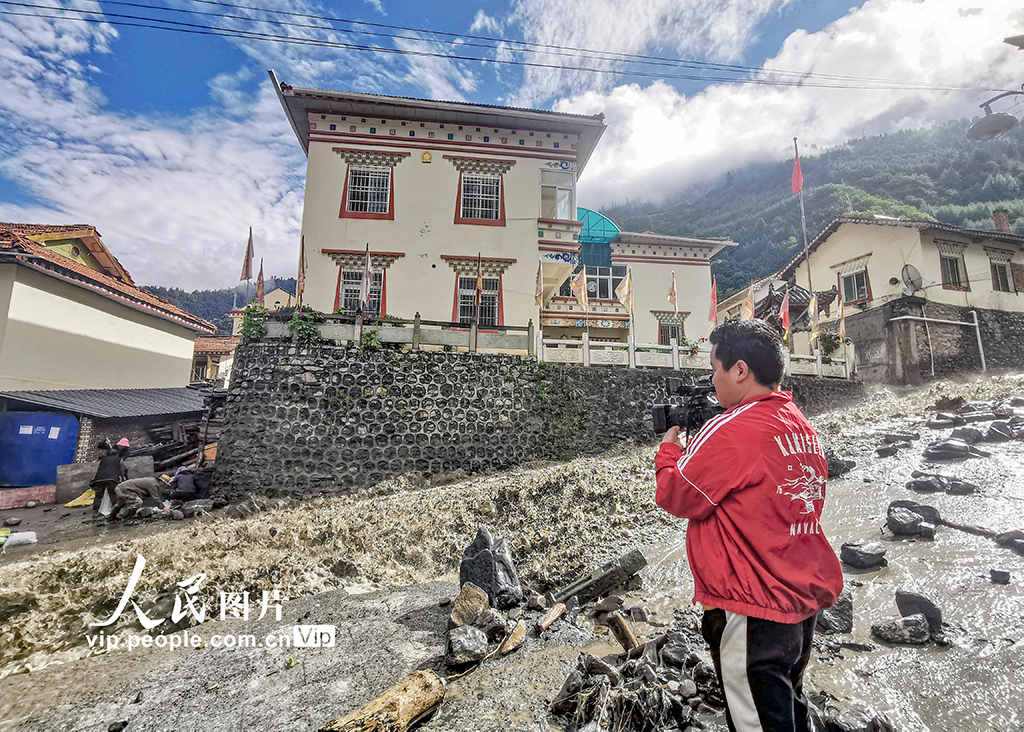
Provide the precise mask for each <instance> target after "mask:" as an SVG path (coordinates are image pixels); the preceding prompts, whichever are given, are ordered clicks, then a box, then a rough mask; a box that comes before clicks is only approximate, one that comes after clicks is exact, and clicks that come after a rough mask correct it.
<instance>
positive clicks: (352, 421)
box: [216, 341, 862, 497]
mask: <svg viewBox="0 0 1024 732" xmlns="http://www.w3.org/2000/svg"><path fill="white" fill-rule="evenodd" d="M679 373H681V372H673V371H670V370H667V369H624V368H600V367H591V368H582V367H574V366H560V365H552V364H544V363H540V364H538V363H537V362H535V361H532V360H528V359H525V358H521V357H518V356H501V355H491V354H487V355H478V354H469V353H444V352H425V351H399V350H391V349H381V350H376V351H367V352H364V353H362V354H360V352H359V351H358V350H357V349H355V348H349V347H344V346H335V345H322V346H316V347H311V348H302V347H298V346H295V345H293V344H292V343H290V342H287V341H284V342H280V341H278V342H273V341H264V342H259V343H253V344H245V345H241V346H239V347H238V349H237V350H236V351H235V365H234V372H233V374H232V379H231V389H230V393H229V396H228V403H227V410H226V425H225V428H224V431H223V433H222V435H221V438H220V444H219V447H218V456H217V469H216V484H217V491H218V492H219V493H220V494H222V495H227V496H229V497H230V496H235V495H240V494H244V493H249V492H253V493H265V494H270V495H293V496H309V495H316V494H320V493H343V492H348V491H351V490H353V489H356V488H359V487H362V486H367V485H372V484H373V483H375V482H377V481H379V480H381V479H383V478H386V477H389V476H394V475H398V474H402V473H409V472H415V473H420V474H425V475H436V474H441V473H447V472H450V471H454V470H456V469H461V470H464V471H466V472H485V471H491V470H499V469H503V468H507V467H510V466H513V465H518V464H522V463H524V462H527V461H530V460H538V459H566V458H571V457H576V456H578V455H581V454H592V453H596V452H599V451H601V450H604V449H607V448H608V447H610V446H611V445H613V444H615V443H617V442H621V441H648V440H652V439H653V438H654V435H653V432H652V425H651V418H650V405H651V404H652V403H654V402H659V401H660V402H663V401H665V400H666V397H665V393H664V386H665V378H666V377H667V376H672V375H678V374H679ZM706 373H707V372H701V374H700V375H705V374H706ZM785 386H786V387H787V388H789V389H791V390H792V391H793V392H794V394H795V396H796V400H797V403H798V404H800V405H801V406H802V407H803V408H804V409H805V411H807V412H810V413H813V412H815V411H820V410H822V409H825V408H829V407H833V406H835V405H836V404H837V403H839V402H841V401H842V400H844V399H849V398H855V397H858V396H860V395H861V394H862V387H861V385H859V384H857V383H853V382H849V381H845V380H840V379H819V378H815V377H792V378H790V379H789V380H788V383H787V384H786V385H785Z"/></svg>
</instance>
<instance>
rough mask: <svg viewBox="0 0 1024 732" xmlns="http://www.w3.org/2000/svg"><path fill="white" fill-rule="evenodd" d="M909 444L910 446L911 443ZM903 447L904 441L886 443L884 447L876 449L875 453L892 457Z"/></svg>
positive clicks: (879, 455)
mask: <svg viewBox="0 0 1024 732" xmlns="http://www.w3.org/2000/svg"><path fill="white" fill-rule="evenodd" d="M907 446H908V447H909V443H907ZM901 447H903V443H896V444H893V445H885V446H884V447H880V448H878V449H877V450H875V454H876V455H878V457H891V456H893V455H895V454H896V453H898V452H899V451H900V448H901Z"/></svg>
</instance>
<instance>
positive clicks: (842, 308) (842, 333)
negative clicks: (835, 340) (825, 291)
mask: <svg viewBox="0 0 1024 732" xmlns="http://www.w3.org/2000/svg"><path fill="white" fill-rule="evenodd" d="M838 298H839V337H840V338H842V339H843V340H844V341H845V340H846V303H844V302H843V291H842V290H840V291H839V294H838Z"/></svg>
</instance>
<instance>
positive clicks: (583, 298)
mask: <svg viewBox="0 0 1024 732" xmlns="http://www.w3.org/2000/svg"><path fill="white" fill-rule="evenodd" d="M571 286H572V294H573V296H574V297H575V298H576V302H578V303H579V304H580V305H582V306H583V312H587V311H589V310H590V306H589V304H588V300H587V268H586V267H580V271H579V274H577V275H576V276H575V277H573V278H572V285H571Z"/></svg>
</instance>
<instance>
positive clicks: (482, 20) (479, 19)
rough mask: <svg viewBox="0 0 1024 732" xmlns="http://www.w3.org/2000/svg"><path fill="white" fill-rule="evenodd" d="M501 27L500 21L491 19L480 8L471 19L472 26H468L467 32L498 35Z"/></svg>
mask: <svg viewBox="0 0 1024 732" xmlns="http://www.w3.org/2000/svg"><path fill="white" fill-rule="evenodd" d="M501 27H502V23H501V21H499V20H498V19H497V18H492V17H491V16H490V15H488V14H487V13H485V12H484V11H483V9H482V8H481V9H479V10H477V11H476V16H474V18H473V24H472V25H470V26H469V31H470V33H481V32H485V33H500V32H501Z"/></svg>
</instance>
